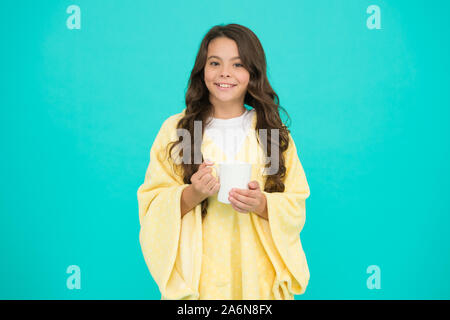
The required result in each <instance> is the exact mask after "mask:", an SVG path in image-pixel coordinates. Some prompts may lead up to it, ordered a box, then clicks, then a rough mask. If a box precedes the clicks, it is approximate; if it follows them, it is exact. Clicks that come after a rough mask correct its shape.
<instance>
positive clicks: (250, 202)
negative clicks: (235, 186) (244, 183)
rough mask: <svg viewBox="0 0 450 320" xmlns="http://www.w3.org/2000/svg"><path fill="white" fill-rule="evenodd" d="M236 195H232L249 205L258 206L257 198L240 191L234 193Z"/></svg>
mask: <svg viewBox="0 0 450 320" xmlns="http://www.w3.org/2000/svg"><path fill="white" fill-rule="evenodd" d="M233 194H234V195H231V197H232V198H234V199H236V200H237V201H239V202H240V203H242V204H244V205H247V206H256V205H257V204H258V201H257V200H256V198H251V197H247V196H244V195H241V194H239V193H233Z"/></svg>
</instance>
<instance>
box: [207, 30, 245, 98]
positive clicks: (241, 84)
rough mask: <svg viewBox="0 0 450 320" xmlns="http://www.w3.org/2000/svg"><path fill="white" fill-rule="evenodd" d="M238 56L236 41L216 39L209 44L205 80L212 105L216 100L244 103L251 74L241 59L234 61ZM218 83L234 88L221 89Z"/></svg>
mask: <svg viewBox="0 0 450 320" xmlns="http://www.w3.org/2000/svg"><path fill="white" fill-rule="evenodd" d="M212 56H214V57H212ZM238 56H239V52H238V47H237V44H236V42H235V41H234V40H231V39H228V38H216V39H214V40H212V41H211V42H210V43H209V46H208V54H207V57H206V58H207V60H206V65H205V73H204V78H205V84H206V87H207V88H208V90H209V92H210V100H211V102H212V103H214V100H219V101H222V102H229V101H236V102H238V103H243V101H244V97H245V94H246V92H247V86H248V81H249V79H250V74H249V72H248V71H247V70H246V69H245V68H244V67H243V65H242V64H241V62H242V61H241V60H240V58H238V59H233V58H234V57H238ZM217 83H228V84H232V85H233V86H232V87H231V88H220V87H219V86H218V85H217Z"/></svg>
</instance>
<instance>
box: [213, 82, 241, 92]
mask: <svg viewBox="0 0 450 320" xmlns="http://www.w3.org/2000/svg"><path fill="white" fill-rule="evenodd" d="M219 83H220V84H228V85H231V86H232V87H231V88H221V87H220V86H219V85H218V84H219ZM214 85H215V86H216V87H217V89H219V90H221V91H228V90H231V89H233V88H234V87H236V86H237V84H234V83H225V82H217V83H214Z"/></svg>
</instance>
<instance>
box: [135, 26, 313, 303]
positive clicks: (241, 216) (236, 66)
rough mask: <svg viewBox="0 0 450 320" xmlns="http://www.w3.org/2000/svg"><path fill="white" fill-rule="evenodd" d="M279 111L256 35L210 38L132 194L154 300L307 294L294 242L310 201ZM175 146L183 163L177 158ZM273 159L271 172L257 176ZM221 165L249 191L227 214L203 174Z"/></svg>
mask: <svg viewBox="0 0 450 320" xmlns="http://www.w3.org/2000/svg"><path fill="white" fill-rule="evenodd" d="M246 106H250V107H251V108H248V109H247V108H246ZM279 109H283V108H282V107H281V106H279V99H278V96H277V94H276V93H275V92H274V90H273V89H272V87H271V86H270V84H269V81H268V79H267V75H266V58H265V54H264V50H263V48H262V46H261V43H260V41H259V40H258V38H257V37H256V35H255V34H254V33H253V32H252V31H251V30H249V29H248V28H246V27H244V26H241V25H238V24H229V25H225V26H222V25H219V26H215V27H213V28H211V29H210V30H209V31H208V33H207V34H206V35H205V37H204V38H203V40H202V42H201V44H200V49H199V51H198V54H197V57H196V60H195V64H194V67H193V70H192V72H191V76H190V79H189V84H188V90H187V92H186V108H185V109H184V110H183V111H182V112H181V113H178V114H175V115H172V116H171V117H169V118H168V119H166V120H165V121H164V123H163V124H162V126H161V128H160V131H159V132H158V134H157V136H156V138H155V141H154V143H153V145H152V148H151V151H150V164H149V166H148V169H147V172H146V175H145V180H144V183H143V184H142V185H141V186H140V187H139V189H138V192H137V196H138V203H139V219H140V224H141V231H140V244H141V248H142V252H143V255H144V258H145V261H146V263H147V266H148V268H149V270H150V273H151V274H152V276H153V278H154V280H155V281H156V283H157V285H158V287H159V289H160V292H161V298H162V299H233V300H234V299H246V300H247V299H294V294H303V293H304V292H305V290H306V286H307V284H308V281H309V269H308V265H307V261H306V257H305V254H304V251H303V248H302V245H301V242H300V237H299V234H300V231H301V230H302V228H303V225H304V223H305V214H306V211H305V200H306V199H307V198H308V197H309V195H310V191H309V186H308V183H307V180H306V177H305V173H304V171H303V167H302V165H301V163H300V161H299V158H298V155H297V150H296V146H295V143H294V141H293V140H292V137H291V135H290V132H289V130H288V129H287V127H286V126H285V125H284V124H283V123H282V121H281V119H280V115H279ZM283 111H284V109H283ZM284 112H285V111H284ZM286 114H287V113H286ZM199 121H200V123H201V124H202V126H201V130H200V132H201V134H200V135H199V134H197V135H196V133H198V130H197V128H198V127H196V126H197V124H198V123H199ZM262 129H266V134H267V136H268V139H267V143H266V146H265V147H263V146H262V145H261V141H263V142H265V139H261V138H262V135H261V132H263V131H264V130H262ZM180 130H181V131H182V132H188V133H189V134H188V135H183V137H181V136H180V134H179V132H180ZM274 130H276V131H277V133H278V138H277V139H273V137H272V132H274ZM274 136H275V134H274ZM189 137H193V139H189ZM182 142H183V144H184V145H185V146H186V145H187V144H188V145H189V147H190V148H187V150H188V152H186V154H183V153H184V152H183V151H184V150H186V148H183V149H182V150H178V151H177V150H175V147H180V146H181V143H182ZM266 150H267V151H266ZM269 150H270V151H269ZM198 154H200V156H201V157H200V158H201V161H198V162H196V161H195V159H198V158H197V156H198ZM277 155H278V156H277ZM186 156H189V157H186ZM273 156H277V160H278V168H277V170H275V171H276V172H275V173H273V172H272V174H264V173H265V172H267V168H268V162H269V161H267V159H269V158H271V159H272V158H273ZM181 157H183V161H181V163H180V162H179V159H181ZM185 159H194V161H184V160H185ZM205 159H211V160H212V161H205ZM174 160H178V162H177V161H174ZM220 161H244V162H248V163H251V164H252V175H251V177H252V179H251V181H250V183H249V184H248V189H232V190H231V192H230V193H229V201H230V204H224V203H222V202H219V201H218V200H217V193H218V191H219V189H220V181H219V180H218V179H217V178H216V177H215V176H214V175H213V172H212V170H211V169H212V168H211V165H212V164H213V163H216V162H220Z"/></svg>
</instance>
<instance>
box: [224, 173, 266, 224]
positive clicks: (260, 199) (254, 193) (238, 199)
mask: <svg viewBox="0 0 450 320" xmlns="http://www.w3.org/2000/svg"><path fill="white" fill-rule="evenodd" d="M248 187H249V190H247V189H238V188H233V189H231V191H230V193H229V197H228V200H230V202H231V206H232V207H233V209H234V210H236V211H238V212H242V213H248V212H254V213H256V214H258V215H260V216H262V217H264V218H265V216H266V215H267V199H266V196H265V195H264V193H262V192H261V190H260V188H259V183H258V181H250V182H249V184H248Z"/></svg>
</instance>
